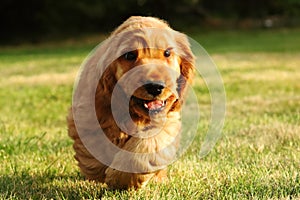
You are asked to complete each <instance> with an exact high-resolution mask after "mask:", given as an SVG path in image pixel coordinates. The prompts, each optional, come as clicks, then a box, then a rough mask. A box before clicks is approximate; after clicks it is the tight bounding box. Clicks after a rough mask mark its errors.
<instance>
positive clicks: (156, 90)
mask: <svg viewBox="0 0 300 200" xmlns="http://www.w3.org/2000/svg"><path fill="white" fill-rule="evenodd" d="M144 88H145V89H146V91H147V92H148V93H149V94H151V95H153V96H158V95H160V94H161V93H162V91H163V89H164V88H165V85H164V84H163V83H161V82H157V83H155V82H154V83H147V84H145V85H144Z"/></svg>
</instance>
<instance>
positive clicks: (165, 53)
mask: <svg viewBox="0 0 300 200" xmlns="http://www.w3.org/2000/svg"><path fill="white" fill-rule="evenodd" d="M170 55H171V50H170V49H166V50H165V51H164V56H165V57H166V58H168V57H170Z"/></svg>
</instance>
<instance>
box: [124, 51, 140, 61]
mask: <svg viewBox="0 0 300 200" xmlns="http://www.w3.org/2000/svg"><path fill="white" fill-rule="evenodd" d="M123 57H124V58H125V59H126V60H128V61H135V60H136V58H137V52H135V51H129V52H127V53H125V54H124V55H123Z"/></svg>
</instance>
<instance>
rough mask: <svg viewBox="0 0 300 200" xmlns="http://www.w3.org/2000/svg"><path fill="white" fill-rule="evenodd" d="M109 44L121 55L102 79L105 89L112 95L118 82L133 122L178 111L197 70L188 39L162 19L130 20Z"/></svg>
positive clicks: (121, 27)
mask: <svg viewBox="0 0 300 200" xmlns="http://www.w3.org/2000/svg"><path fill="white" fill-rule="evenodd" d="M110 41H111V42H110V44H109V47H108V50H109V51H112V50H113V51H114V52H111V53H114V54H115V55H119V56H118V58H117V59H115V60H114V61H113V62H112V63H111V64H110V65H109V67H108V68H107V69H106V71H105V73H104V74H103V77H102V78H101V80H100V84H102V86H103V89H104V90H105V91H107V92H109V93H112V90H113V89H114V87H115V86H116V84H117V83H118V84H117V85H118V87H119V88H120V91H122V93H124V96H125V97H126V98H128V101H129V112H130V115H131V117H132V119H133V120H134V121H137V120H138V121H141V120H143V119H149V117H150V116H151V117H155V115H159V114H164V115H166V114H168V113H169V112H170V111H177V110H178V109H179V108H180V105H181V103H182V100H183V98H184V94H185V89H186V87H187V83H188V82H190V81H191V79H192V76H193V71H194V55H193V53H192V52H191V49H190V46H189V42H188V40H187V38H186V36H185V35H184V34H182V33H179V32H177V31H174V30H172V29H171V28H170V27H169V26H168V25H167V24H166V23H165V22H163V21H161V20H158V19H155V18H150V17H131V18H129V19H128V20H127V21H125V22H124V23H123V24H122V25H121V26H120V27H119V28H118V29H117V30H115V31H114V32H113V33H112V36H111V37H110ZM125 106H126V105H125ZM127 107H128V105H127Z"/></svg>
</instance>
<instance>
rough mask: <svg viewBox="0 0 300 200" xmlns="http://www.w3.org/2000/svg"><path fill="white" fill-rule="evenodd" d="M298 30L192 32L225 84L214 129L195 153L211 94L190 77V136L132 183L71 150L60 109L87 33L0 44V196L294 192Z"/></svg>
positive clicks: (298, 134) (297, 177) (298, 182)
mask: <svg viewBox="0 0 300 200" xmlns="http://www.w3.org/2000/svg"><path fill="white" fill-rule="evenodd" d="M296 33H297V34H296ZM299 34H300V33H299V31H297V30H290V31H289V30H279V31H278V32H274V33H272V34H271V33H270V32H267V33H265V32H264V31H261V32H258V33H257V35H256V36H257V42H256V43H253V41H255V37H253V35H251V34H248V33H244V32H238V31H237V32H234V33H222V32H220V33H213V34H211V35H206V34H199V36H198V38H200V39H201V38H204V39H205V41H206V44H207V45H208V46H207V48H208V50H209V51H210V52H212V54H211V56H212V58H213V59H214V61H215V63H216V64H217V65H218V67H219V70H220V73H221V75H222V78H223V81H224V86H225V89H226V97H227V102H226V119H225V124H224V129H223V134H222V137H221V139H220V140H219V141H218V142H217V144H216V146H215V147H214V148H213V149H212V151H211V153H210V154H209V155H208V156H206V157H204V158H203V159H200V158H199V153H200V149H201V145H202V143H203V136H204V135H205V134H206V131H207V129H208V126H209V122H210V111H211V110H210V109H211V106H210V101H211V100H210V96H209V93H208V90H207V88H206V86H205V83H204V81H203V80H202V79H201V77H196V79H195V81H194V91H195V93H196V95H197V97H198V98H199V104H200V106H199V107H200V111H201V113H200V114H201V117H200V122H199V127H198V131H197V135H196V137H195V139H194V141H193V142H192V144H191V146H190V147H189V149H188V150H187V152H186V153H185V154H184V155H183V157H181V158H180V159H179V160H178V161H176V162H175V163H173V164H172V165H171V166H170V167H169V182H167V183H164V184H156V183H150V184H149V185H148V186H146V187H145V188H143V189H141V190H138V191H133V190H129V191H118V190H117V191H116V190H109V189H107V187H106V186H105V185H103V184H99V183H95V182H90V181H86V180H84V178H83V177H82V176H81V175H80V173H79V169H78V167H76V161H75V159H74V158H73V155H74V151H73V149H72V141H71V139H69V137H68V136H67V128H66V114H67V111H68V108H69V107H70V104H71V101H72V88H73V82H74V79H75V77H76V73H77V70H78V69H79V66H80V64H81V62H82V61H83V59H84V58H85V56H86V55H88V53H89V51H90V50H91V49H92V45H91V43H88V45H82V44H80V42H78V43H76V45H77V46H76V45H75V47H72V45H71V46H70V44H68V43H66V44H65V45H57V46H58V47H57V48H56V45H55V44H54V45H50V46H47V45H46V47H45V46H43V45H41V46H39V47H30V48H29V50H28V49H27V47H23V48H12V47H11V48H6V49H4V50H3V49H2V50H1V49H0V59H1V62H0V73H1V75H0V113H1V115H0V162H1V165H0V198H1V199H9V198H11V199H30V198H32V199H43V198H46V199H51V198H53V199H84V198H85V199H99V198H102V199H290V198H291V199H292V198H295V199H297V198H300V124H299V122H300V84H299V83H300V82H299V80H300V71H299V66H300V60H299V57H300V54H299V52H300V46H299V45H298V44H297V45H296V44H294V43H296V41H298V38H299ZM283 36H284V37H287V38H284V39H282V37H283ZM224 37H227V38H228V40H225V41H224ZM235 37H237V41H239V42H240V43H239V42H237V41H236V40H235ZM268 37H270V38H268ZM93 41H94V40H93ZM282 42H285V43H282ZM256 45H258V46H256ZM289 45H290V46H291V50H290V51H289V48H288V47H289ZM264 48H265V50H264Z"/></svg>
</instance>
